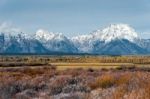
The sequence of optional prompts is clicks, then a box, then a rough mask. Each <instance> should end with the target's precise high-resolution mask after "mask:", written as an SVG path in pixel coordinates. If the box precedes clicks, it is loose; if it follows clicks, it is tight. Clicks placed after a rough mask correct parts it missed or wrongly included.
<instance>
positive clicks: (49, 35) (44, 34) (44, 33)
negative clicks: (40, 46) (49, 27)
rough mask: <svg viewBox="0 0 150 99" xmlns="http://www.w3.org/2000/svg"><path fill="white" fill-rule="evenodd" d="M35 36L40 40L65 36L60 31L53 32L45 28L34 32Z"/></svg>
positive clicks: (59, 38)
mask: <svg viewBox="0 0 150 99" xmlns="http://www.w3.org/2000/svg"><path fill="white" fill-rule="evenodd" d="M35 38H36V39H38V40H41V41H45V42H46V41H49V40H64V39H66V37H65V36H64V35H63V34H62V33H53V32H48V31H46V30H42V29H40V30H38V31H37V32H36V34H35Z"/></svg>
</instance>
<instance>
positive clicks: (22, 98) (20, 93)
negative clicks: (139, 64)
mask: <svg viewBox="0 0 150 99" xmlns="http://www.w3.org/2000/svg"><path fill="white" fill-rule="evenodd" d="M0 99H150V69H149V68H136V67H132V68H131V67H130V68H129V67H120V68H116V69H109V70H108V69H100V70H94V69H86V70H85V69H67V70H62V71H58V70H57V69H56V68H55V67H54V66H52V67H36V68H31V67H24V68H1V69H0Z"/></svg>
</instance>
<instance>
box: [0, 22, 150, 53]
mask: <svg viewBox="0 0 150 99" xmlns="http://www.w3.org/2000/svg"><path fill="white" fill-rule="evenodd" d="M137 34H138V33H136V32H135V30H134V29H133V28H132V27H130V26H129V25H127V24H111V25H109V26H108V27H105V28H104V29H101V30H96V31H94V32H92V33H90V34H87V35H80V36H76V37H72V38H67V37H66V36H64V35H63V34H62V33H53V32H48V31H45V30H42V29H40V30H38V31H37V32H36V33H35V34H33V35H27V34H25V33H18V34H17V33H15V35H13V34H11V33H7V34H6V33H0V45H1V46H0V53H37V54H40V53H53V52H63V53H91V54H111V55H112V54H113V55H114V54H115V55H117V54H145V53H150V47H149V45H150V40H146V39H141V38H140V37H138V35H137Z"/></svg>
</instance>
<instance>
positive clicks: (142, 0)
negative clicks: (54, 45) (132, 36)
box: [0, 0, 150, 38]
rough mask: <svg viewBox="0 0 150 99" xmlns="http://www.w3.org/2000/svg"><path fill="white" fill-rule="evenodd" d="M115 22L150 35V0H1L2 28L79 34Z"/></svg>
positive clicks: (141, 34) (145, 35) (27, 31)
mask: <svg viewBox="0 0 150 99" xmlns="http://www.w3.org/2000/svg"><path fill="white" fill-rule="evenodd" d="M112 23H124V24H129V25H130V26H132V27H133V28H134V29H135V30H136V31H137V32H138V33H139V35H140V36H141V37H143V38H150V0H0V30H5V31H22V32H26V33H35V32H36V31H37V30H38V29H44V30H48V31H51V32H61V33H63V34H64V35H66V36H75V35H81V34H88V33H90V32H92V31H94V30H97V29H100V28H102V27H105V26H107V25H109V24H112Z"/></svg>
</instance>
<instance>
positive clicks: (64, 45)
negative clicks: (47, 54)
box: [35, 29, 77, 53]
mask: <svg viewBox="0 0 150 99" xmlns="http://www.w3.org/2000/svg"><path fill="white" fill-rule="evenodd" d="M35 38H36V39H37V40H38V41H40V42H41V43H42V44H43V45H44V46H45V47H46V48H47V49H48V50H51V51H57V52H65V53H67V52H69V53H77V48H76V47H75V46H74V44H73V43H72V42H71V41H70V40H69V39H68V38H67V37H65V36H64V35H63V34H62V33H52V32H48V31H45V30H42V29H40V30H38V31H37V32H36V34H35Z"/></svg>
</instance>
